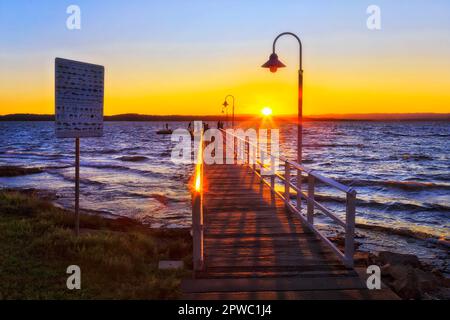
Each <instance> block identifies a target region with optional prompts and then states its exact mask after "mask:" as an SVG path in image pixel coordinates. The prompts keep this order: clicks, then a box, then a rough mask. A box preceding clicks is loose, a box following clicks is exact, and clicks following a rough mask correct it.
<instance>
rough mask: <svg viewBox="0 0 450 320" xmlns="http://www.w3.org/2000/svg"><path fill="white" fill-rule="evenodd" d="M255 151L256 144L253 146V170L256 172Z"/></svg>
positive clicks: (256, 150)
mask: <svg viewBox="0 0 450 320" xmlns="http://www.w3.org/2000/svg"><path fill="white" fill-rule="evenodd" d="M257 152H258V149H256V146H254V147H253V172H254V173H255V172H256V159H257V158H258V156H257Z"/></svg>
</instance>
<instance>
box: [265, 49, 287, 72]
mask: <svg viewBox="0 0 450 320" xmlns="http://www.w3.org/2000/svg"><path fill="white" fill-rule="evenodd" d="M261 67H263V68H268V69H269V70H270V72H272V73H275V72H277V70H278V68H284V67H286V65H285V64H284V63H283V62H281V61H280V60H279V59H278V55H277V54H276V53H272V54H271V55H270V57H269V61H267V62H266V63H264V64H263V65H262V66H261Z"/></svg>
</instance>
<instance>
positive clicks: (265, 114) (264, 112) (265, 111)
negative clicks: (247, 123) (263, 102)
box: [261, 107, 272, 117]
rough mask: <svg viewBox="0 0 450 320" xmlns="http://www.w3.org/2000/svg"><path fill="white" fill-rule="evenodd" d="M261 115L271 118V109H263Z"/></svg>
mask: <svg viewBox="0 0 450 320" xmlns="http://www.w3.org/2000/svg"><path fill="white" fill-rule="evenodd" d="M261 113H262V114H263V115H264V116H265V117H268V116H271V115H272V109H270V108H269V107H264V108H263V109H262V110H261Z"/></svg>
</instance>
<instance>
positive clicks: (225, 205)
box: [182, 147, 397, 299]
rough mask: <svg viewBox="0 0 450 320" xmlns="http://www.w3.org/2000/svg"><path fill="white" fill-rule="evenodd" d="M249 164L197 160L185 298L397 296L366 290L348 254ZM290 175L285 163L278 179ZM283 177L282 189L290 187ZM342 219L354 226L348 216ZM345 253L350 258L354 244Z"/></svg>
mask: <svg viewBox="0 0 450 320" xmlns="http://www.w3.org/2000/svg"><path fill="white" fill-rule="evenodd" d="M246 150H247V151H248V150H249V148H248V147H247V149H246ZM289 166H290V165H289V164H286V168H288V167H289ZM255 169H256V166H255V165H254V166H251V165H245V164H241V165H238V164H230V165H225V164H214V165H204V166H201V167H200V166H198V169H197V171H200V170H201V172H197V174H198V177H201V181H202V182H203V184H202V188H201V192H198V194H197V195H196V194H195V192H194V197H193V233H194V234H193V239H194V276H193V279H187V280H185V281H183V283H182V291H183V293H184V298H186V299H395V298H397V297H396V295H395V294H393V293H392V292H391V291H389V290H388V289H382V290H368V289H367V286H366V283H365V280H364V279H361V277H360V274H358V273H357V272H356V271H355V269H354V268H353V267H352V265H353V260H352V261H351V262H349V260H346V259H347V258H348V257H347V258H346V257H345V255H344V254H342V255H339V254H337V252H336V250H337V248H336V247H331V246H330V242H327V241H325V240H326V239H324V237H321V236H320V234H319V233H318V232H317V230H316V229H314V228H312V227H311V225H310V224H309V223H308V221H312V218H309V219H308V218H304V219H302V218H299V214H298V211H297V210H292V209H293V207H292V206H291V205H290V204H289V201H290V200H289V198H290V197H289V196H288V197H287V198H283V195H282V194H280V193H277V192H276V191H275V188H273V187H274V184H273V182H272V184H271V183H270V182H266V181H265V180H264V179H262V176H261V175H259V174H258V171H257V170H255ZM285 170H286V169H285ZM289 174H290V173H289V169H287V172H285V175H284V176H285V178H286V177H288V178H289ZM269 181H273V178H271V180H269ZM287 181H288V185H287V190H286V192H287V194H288V193H289V189H290V187H292V188H295V186H293V185H290V184H291V182H290V179H287ZM309 181H311V179H310V180H309ZM310 191H314V189H313V188H312V190H311V189H310ZM347 191H349V193H350V194H353V195H354V193H352V191H351V190H347ZM305 196H306V197H307V198H308V199H309V200H310V201H314V200H313V199H311V195H309V196H308V195H305ZM286 199H287V200H286ZM353 203H354V202H353ZM349 204H350V205H352V202H351V201H350V202H349ZM322 208H323V207H322ZM323 209H325V208H323ZM325 210H326V209H325ZM309 211H311V206H309ZM310 213H311V212H310ZM351 213H352V212H351V210H350V214H351ZM311 214H312V213H311ZM346 225H350V226H354V221H353V222H351V223H350V224H346ZM347 231H349V230H347ZM350 232H351V233H352V234H351V237H352V239H351V241H350V242H349V243H350V245H351V246H353V229H352V230H350ZM347 250H348V249H347ZM348 252H350V253H351V255H352V257H351V259H353V248H352V250H350V251H348ZM348 252H347V253H348Z"/></svg>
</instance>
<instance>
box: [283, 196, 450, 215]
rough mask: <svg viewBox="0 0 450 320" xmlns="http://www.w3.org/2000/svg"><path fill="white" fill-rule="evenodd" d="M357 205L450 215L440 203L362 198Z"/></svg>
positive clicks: (328, 199)
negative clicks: (381, 200) (380, 200)
mask: <svg viewBox="0 0 450 320" xmlns="http://www.w3.org/2000/svg"><path fill="white" fill-rule="evenodd" d="M295 197H296V195H291V198H292V199H295ZM314 199H315V200H317V201H319V202H321V201H324V202H335V203H339V204H345V202H346V199H345V198H342V197H338V196H334V195H324V194H315V195H314ZM356 205H357V206H360V207H366V208H367V207H369V208H370V207H372V208H376V209H379V210H383V211H384V210H386V209H389V210H391V211H392V210H398V211H412V212H416V211H420V212H423V211H425V212H427V211H430V212H441V213H444V214H446V213H450V206H446V205H443V204H438V203H421V204H416V203H411V202H400V201H388V200H387V201H386V202H378V201H374V200H365V199H361V198H357V199H356Z"/></svg>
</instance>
